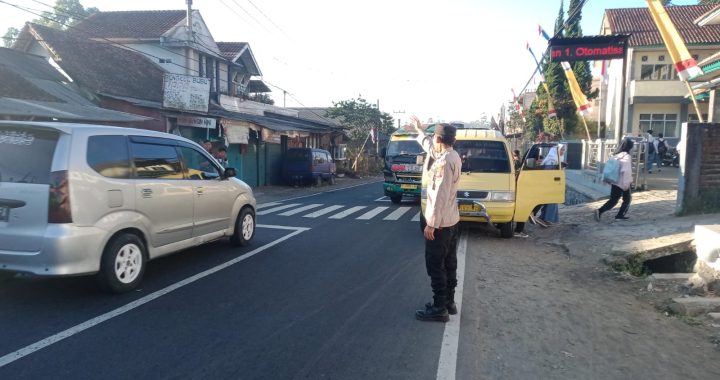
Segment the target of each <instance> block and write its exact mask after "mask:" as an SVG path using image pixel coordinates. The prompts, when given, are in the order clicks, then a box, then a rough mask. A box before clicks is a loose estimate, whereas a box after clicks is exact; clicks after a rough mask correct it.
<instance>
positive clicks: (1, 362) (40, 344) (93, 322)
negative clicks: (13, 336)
mask: <svg viewBox="0 0 720 380" xmlns="http://www.w3.org/2000/svg"><path fill="white" fill-rule="evenodd" d="M257 227H258V228H275V229H281V230H290V231H293V232H291V233H290V234H289V235H286V236H283V237H281V238H280V239H277V240H275V241H273V242H270V243H267V244H265V245H263V246H262V247H258V248H256V249H254V250H252V251H250V252H248V253H246V254H244V255H242V256H239V257H237V258H235V259H232V260H230V261H227V262H225V263H223V264H220V265H218V266H216V267H213V268H210V269H208V270H206V271H203V272H200V273H198V274H196V275H194V276H191V277H188V278H186V279H184V280H182V281H180V282H177V283H175V284H172V285H170V286H168V287H166V288H164V289H160V290H158V291H156V292H154V293H151V294H148V295H146V296H145V297H142V298H140V299H137V300H135V301H133V302H130V303H129V304H127V305H124V306H121V307H119V308H117V309H115V310H112V311H110V312H107V313H105V314H102V315H100V316H97V317H95V318H93V319H90V320H88V321H85V322H83V323H81V324H79V325H75V326H73V327H71V328H69V329H67V330H65V331H61V332H59V333H57V334H55V335H53V336H50V337H47V338H45V339H43V340H40V341H37V342H35V343H33V344H30V345H29V346H26V347H24V348H21V349H19V350H17V351H15V352H12V353H9V354H7V355H5V356H2V357H0V368H2V367H4V366H6V365H8V364H10V363H12V362H14V361H16V360H19V359H22V358H24V357H25V356H28V355H30V354H32V353H34V352H37V351H39V350H42V349H43V348H45V347H48V346H51V345H53V344H55V343H58V342H60V341H61V340H63V339H66V338H69V337H71V336H73V335H76V334H79V333H81V332H83V331H85V330H87V329H89V328H91V327H94V326H97V325H99V324H101V323H103V322H105V321H108V320H110V319H112V318H115V317H118V316H120V315H122V314H125V313H127V312H128V311H130V310H133V309H137V308H138V307H140V306H142V305H144V304H146V303H148V302H150V301H153V300H155V299H158V298H160V297H162V296H164V295H166V294H168V293H170V292H172V291H175V290H177V289H180V288H182V287H183V286H185V285H189V284H192V283H193V282H195V281H197V280H200V279H202V278H204V277H207V276H209V275H211V274H214V273H216V272H219V271H221V270H223V269H225V268H227V267H230V266H232V265H235V264H237V263H239V262H241V261H244V260H247V259H249V258H251V257H253V256H255V255H256V254H258V253H260V252H262V251H264V250H266V249H268V248H270V247H273V246H275V245H278V244H280V243H282V242H284V241H285V240H288V239H290V238H292V237H294V236H295V235H297V234H300V233H302V232H305V231H307V230H309V229H310V228H304V227H288V226H271V225H265V224H258V225H257Z"/></svg>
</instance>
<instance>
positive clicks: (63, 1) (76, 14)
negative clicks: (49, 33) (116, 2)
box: [33, 0, 99, 29]
mask: <svg viewBox="0 0 720 380" xmlns="http://www.w3.org/2000/svg"><path fill="white" fill-rule="evenodd" d="M97 12H99V10H98V9H97V8H94V7H92V8H87V9H86V8H85V7H83V5H82V4H80V0H56V1H55V6H53V10H52V11H45V12H43V13H42V17H40V18H38V19H35V20H33V22H34V23H36V24H40V25H45V26H48V27H50V28H55V29H67V28H68V27H70V26H73V25H75V24H77V23H78V22H80V21H82V20H83V19H85V18H87V17H88V16H90V15H92V14H93V13H97Z"/></svg>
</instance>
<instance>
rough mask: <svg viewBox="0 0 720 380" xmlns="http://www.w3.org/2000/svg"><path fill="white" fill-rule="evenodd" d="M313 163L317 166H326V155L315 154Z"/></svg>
mask: <svg viewBox="0 0 720 380" xmlns="http://www.w3.org/2000/svg"><path fill="white" fill-rule="evenodd" d="M313 161H314V163H315V164H324V163H325V154H324V153H320V152H313Z"/></svg>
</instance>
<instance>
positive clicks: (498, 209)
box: [420, 129, 565, 238]
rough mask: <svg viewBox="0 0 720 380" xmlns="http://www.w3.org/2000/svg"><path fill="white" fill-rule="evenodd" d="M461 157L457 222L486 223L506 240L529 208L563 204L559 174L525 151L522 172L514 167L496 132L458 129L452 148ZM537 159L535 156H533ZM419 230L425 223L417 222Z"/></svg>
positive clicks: (541, 148) (538, 148)
mask: <svg viewBox="0 0 720 380" xmlns="http://www.w3.org/2000/svg"><path fill="white" fill-rule="evenodd" d="M556 145H557V144H535V145H533V146H532V147H531V148H530V149H529V150H528V152H539V153H540V154H539V155H542V154H544V153H546V152H547V151H548V150H549V149H551V148H553V147H555V146H556ZM453 148H454V149H455V150H456V151H457V152H458V154H459V155H460V158H461V159H462V169H461V170H462V174H461V175H460V184H459V186H458V192H457V201H458V209H459V211H460V220H461V221H466V222H481V223H491V224H493V225H495V226H496V227H497V228H498V229H499V230H500V235H501V236H502V237H503V238H511V237H513V234H514V228H515V223H518V222H526V221H527V220H528V218H529V216H530V213H531V212H532V210H533V208H535V206H538V205H542V204H553V203H564V202H565V171H564V170H563V169H562V167H561V166H560V165H558V166H557V167H556V168H546V167H542V166H539V165H538V164H537V162H536V158H532V157H530V155H528V152H526V154H525V157H524V158H523V161H522V168H521V169H520V170H516V169H515V165H514V164H513V159H512V152H511V150H510V145H509V143H508V142H507V140H506V139H505V137H504V136H503V135H502V133H501V132H500V131H496V130H491V129H458V130H457V133H456V135H455V145H454V147H453ZM539 155H538V156H539ZM430 161H431V160H427V162H426V164H425V165H424V166H423V181H422V199H421V207H422V209H423V211H424V208H425V204H426V197H427V194H426V188H427V183H428V182H429V174H428V170H429V168H430V165H431V164H432V163H431V162H430ZM420 227H421V229H423V230H424V229H425V220H424V218H422V214H421V218H420Z"/></svg>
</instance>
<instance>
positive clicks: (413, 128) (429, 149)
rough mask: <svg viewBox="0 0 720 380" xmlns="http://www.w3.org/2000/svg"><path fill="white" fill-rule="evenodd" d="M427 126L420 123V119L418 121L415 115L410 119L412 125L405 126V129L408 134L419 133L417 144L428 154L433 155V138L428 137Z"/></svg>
mask: <svg viewBox="0 0 720 380" xmlns="http://www.w3.org/2000/svg"><path fill="white" fill-rule="evenodd" d="M425 128H427V127H426V126H423V124H422V123H421V122H420V119H418V117H417V116H415V115H413V116H412V117H410V124H408V125H406V126H405V129H406V130H407V131H408V132H415V133H417V135H418V136H417V138H416V140H417V142H418V144H420V146H422V148H423V150H424V151H425V152H426V153H430V154H431V155H432V153H433V146H432V144H433V142H432V136H428V135H427V134H426V133H425Z"/></svg>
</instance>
